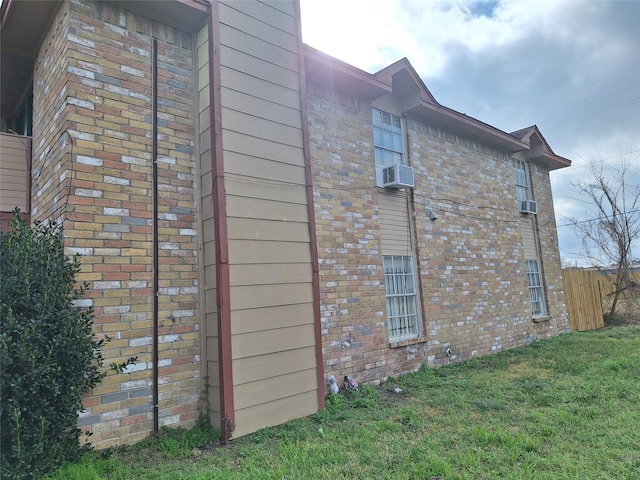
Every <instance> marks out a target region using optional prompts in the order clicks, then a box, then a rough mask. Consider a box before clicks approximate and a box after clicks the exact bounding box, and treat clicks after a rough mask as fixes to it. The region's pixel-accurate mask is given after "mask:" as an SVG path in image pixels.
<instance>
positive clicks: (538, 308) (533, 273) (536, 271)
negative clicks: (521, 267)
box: [526, 260, 546, 317]
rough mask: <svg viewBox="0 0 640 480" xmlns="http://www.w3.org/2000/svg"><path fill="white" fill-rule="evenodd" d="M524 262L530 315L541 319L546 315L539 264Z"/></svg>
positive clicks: (535, 261)
mask: <svg viewBox="0 0 640 480" xmlns="http://www.w3.org/2000/svg"><path fill="white" fill-rule="evenodd" d="M526 262H527V281H528V282H529V300H530V302H531V314H532V315H533V316H534V317H543V316H544V315H546V308H545V303H544V287H543V286H542V273H541V271H540V262H539V261H538V260H527V261H526Z"/></svg>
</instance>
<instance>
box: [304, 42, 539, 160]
mask: <svg viewBox="0 0 640 480" xmlns="http://www.w3.org/2000/svg"><path fill="white" fill-rule="evenodd" d="M304 50H305V52H304V54H305V67H306V69H307V78H308V79H309V80H319V81H320V82H321V83H331V84H332V85H331V86H337V85H340V83H339V82H329V81H328V80H327V79H328V78H331V79H337V78H340V79H341V80H342V84H346V83H348V84H349V86H350V87H352V88H351V89H350V91H349V92H348V93H350V94H353V95H354V96H358V93H359V92H362V93H363V92H364V90H367V94H366V95H361V98H363V99H365V100H369V101H373V100H375V99H376V98H379V97H381V96H382V95H384V94H387V93H393V88H392V87H393V85H392V82H393V75H394V74H396V73H398V72H400V71H401V70H403V69H406V70H407V71H408V72H409V74H410V75H411V76H412V77H413V78H414V79H416V82H417V84H418V85H419V86H421V88H420V91H421V94H420V100H419V101H418V99H417V98H415V97H411V96H408V97H407V101H406V102H404V107H405V108H407V113H408V115H409V116H414V117H415V118H417V119H420V118H421V117H422V118H427V117H428V118H430V119H432V120H433V121H438V120H443V119H444V120H445V121H446V123H447V124H448V125H449V126H451V127H452V128H454V129H457V130H462V131H464V132H465V133H466V134H472V132H473V130H474V129H475V132H473V133H475V134H472V136H473V137H475V138H478V139H482V140H484V141H487V142H488V143H491V144H494V145H498V146H500V147H501V148H505V149H507V150H508V151H510V152H516V151H520V150H528V149H529V144H528V143H526V142H523V141H521V140H519V139H518V138H516V137H514V136H512V135H509V134H508V133H506V132H503V131H501V130H498V129H497V128H495V127H492V126H491V125H488V124H486V123H483V122H481V121H479V120H476V119H475V118H473V117H469V116H467V115H464V114H461V113H459V112H456V111H455V110H453V109H450V108H447V107H445V106H443V105H440V104H439V103H437V102H435V100H434V101H431V99H432V98H433V97H432V96H431V95H430V93H429V94H428V95H425V92H428V90H427V89H426V87H424V83H423V82H422V80H418V79H419V77H418V76H417V74H416V72H415V70H414V69H413V67H412V66H411V64H410V63H409V61H408V60H407V59H402V60H399V61H397V62H395V63H394V64H393V65H391V66H389V67H387V68H385V69H382V70H380V72H378V74H380V75H378V74H371V73H368V72H365V71H364V70H360V69H359V68H356V67H354V66H353V65H350V64H348V63H346V62H343V61H341V60H338V59H337V58H334V57H332V56H330V55H327V54H326V53H323V52H320V51H319V50H317V49H315V48H312V47H310V46H308V45H304ZM314 63H315V64H318V65H320V66H321V67H322V69H319V68H317V67H316V65H314ZM370 87H374V88H373V89H371V88H370ZM422 87H424V88H422ZM372 95H373V98H371V97H372ZM425 96H426V97H427V98H425ZM456 127H458V128H456ZM460 127H462V128H460Z"/></svg>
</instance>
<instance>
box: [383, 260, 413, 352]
mask: <svg viewBox="0 0 640 480" xmlns="http://www.w3.org/2000/svg"><path fill="white" fill-rule="evenodd" d="M382 260H383V268H384V287H385V295H386V300H387V324H388V326H389V340H390V341H400V340H405V339H408V338H415V337H417V336H419V335H420V324H419V315H418V306H417V304H418V302H417V298H416V278H415V272H414V268H413V258H412V257H408V256H400V255H385V256H383V257H382Z"/></svg>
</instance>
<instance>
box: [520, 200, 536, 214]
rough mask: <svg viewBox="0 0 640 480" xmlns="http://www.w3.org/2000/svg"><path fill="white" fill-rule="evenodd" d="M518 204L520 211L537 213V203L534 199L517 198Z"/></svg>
mask: <svg viewBox="0 0 640 480" xmlns="http://www.w3.org/2000/svg"><path fill="white" fill-rule="evenodd" d="M518 205H519V207H520V213H531V214H534V215H535V214H537V213H538V204H537V203H536V202H535V200H518Z"/></svg>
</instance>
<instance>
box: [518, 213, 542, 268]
mask: <svg viewBox="0 0 640 480" xmlns="http://www.w3.org/2000/svg"><path fill="white" fill-rule="evenodd" d="M534 228H535V227H534V225H533V216H532V215H527V216H524V215H523V216H522V218H520V234H521V235H522V249H523V251H524V258H525V260H535V259H537V258H538V249H537V248H536V236H535V232H534V230H533V229H534Z"/></svg>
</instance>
